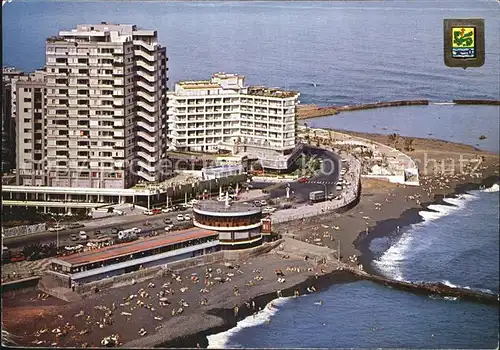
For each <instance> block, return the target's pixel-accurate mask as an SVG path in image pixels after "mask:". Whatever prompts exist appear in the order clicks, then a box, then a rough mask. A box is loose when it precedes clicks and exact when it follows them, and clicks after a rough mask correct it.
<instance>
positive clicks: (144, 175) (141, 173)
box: [137, 171, 156, 182]
mask: <svg viewBox="0 0 500 350" xmlns="http://www.w3.org/2000/svg"><path fill="white" fill-rule="evenodd" d="M137 175H138V176H139V177H141V178H143V179H144V180H146V181H149V182H154V181H155V180H156V177H154V176H152V175H149V174H148V173H146V172H144V171H138V172H137Z"/></svg>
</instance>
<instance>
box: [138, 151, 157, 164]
mask: <svg viewBox="0 0 500 350" xmlns="http://www.w3.org/2000/svg"><path fill="white" fill-rule="evenodd" d="M137 156H138V157H141V158H143V159H145V160H146V161H148V162H156V161H157V160H156V158H155V157H153V156H152V155H151V154H149V153H147V152H143V151H138V152H137Z"/></svg>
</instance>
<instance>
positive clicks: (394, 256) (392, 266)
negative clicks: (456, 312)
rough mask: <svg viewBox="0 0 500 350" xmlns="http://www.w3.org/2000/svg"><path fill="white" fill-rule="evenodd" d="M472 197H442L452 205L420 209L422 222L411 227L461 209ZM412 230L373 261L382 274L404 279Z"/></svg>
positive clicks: (437, 205) (465, 195) (433, 205)
mask: <svg viewBox="0 0 500 350" xmlns="http://www.w3.org/2000/svg"><path fill="white" fill-rule="evenodd" d="M474 198H476V196H474V195H472V194H469V193H464V194H461V195H459V196H458V197H457V198H445V199H444V201H445V202H446V203H449V204H452V205H453V206H449V205H441V204H431V205H429V206H428V208H429V209H430V210H432V211H427V210H422V211H419V212H418V214H419V215H420V216H421V217H422V219H423V222H421V223H418V224H414V225H412V228H414V227H417V226H421V225H427V224H428V223H429V222H432V221H434V220H437V219H439V218H441V217H443V216H446V215H449V214H450V213H452V212H454V211H456V210H459V209H462V208H463V207H464V206H465V205H466V204H467V202H468V201H470V200H472V199H474ZM412 231H413V230H412V229H411V228H410V229H409V230H408V231H407V232H405V233H403V235H402V236H401V238H400V239H399V240H398V241H397V242H396V243H395V244H393V245H392V246H391V247H390V248H389V249H387V251H386V252H384V254H382V256H381V257H380V258H379V259H377V260H375V261H374V262H373V265H374V266H375V267H376V268H377V269H379V270H380V271H381V272H382V273H383V274H384V275H386V276H388V277H390V278H394V279H396V280H399V281H404V280H405V277H404V274H403V268H404V266H405V265H406V256H407V253H408V251H409V250H410V249H411V246H412V242H413V240H414V236H413V232H412ZM414 251H415V250H414ZM448 283H449V282H448Z"/></svg>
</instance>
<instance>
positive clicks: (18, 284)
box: [1, 276, 40, 293]
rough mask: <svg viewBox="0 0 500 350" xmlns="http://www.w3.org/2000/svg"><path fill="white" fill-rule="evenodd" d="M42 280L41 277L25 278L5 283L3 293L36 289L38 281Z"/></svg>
mask: <svg viewBox="0 0 500 350" xmlns="http://www.w3.org/2000/svg"><path fill="white" fill-rule="evenodd" d="M39 280H40V276H34V277H28V278H23V279H20V280H16V281H11V282H4V283H2V288H1V292H2V293H4V292H10V291H13V290H18V289H24V288H30V287H36V285H37V284H38V281H39Z"/></svg>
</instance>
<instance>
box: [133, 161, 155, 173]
mask: <svg viewBox="0 0 500 350" xmlns="http://www.w3.org/2000/svg"><path fill="white" fill-rule="evenodd" d="M137 165H138V166H140V167H141V168H144V169H146V170H147V171H155V170H156V167H155V166H154V165H151V164H148V163H146V162H143V161H142V160H139V161H137Z"/></svg>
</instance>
